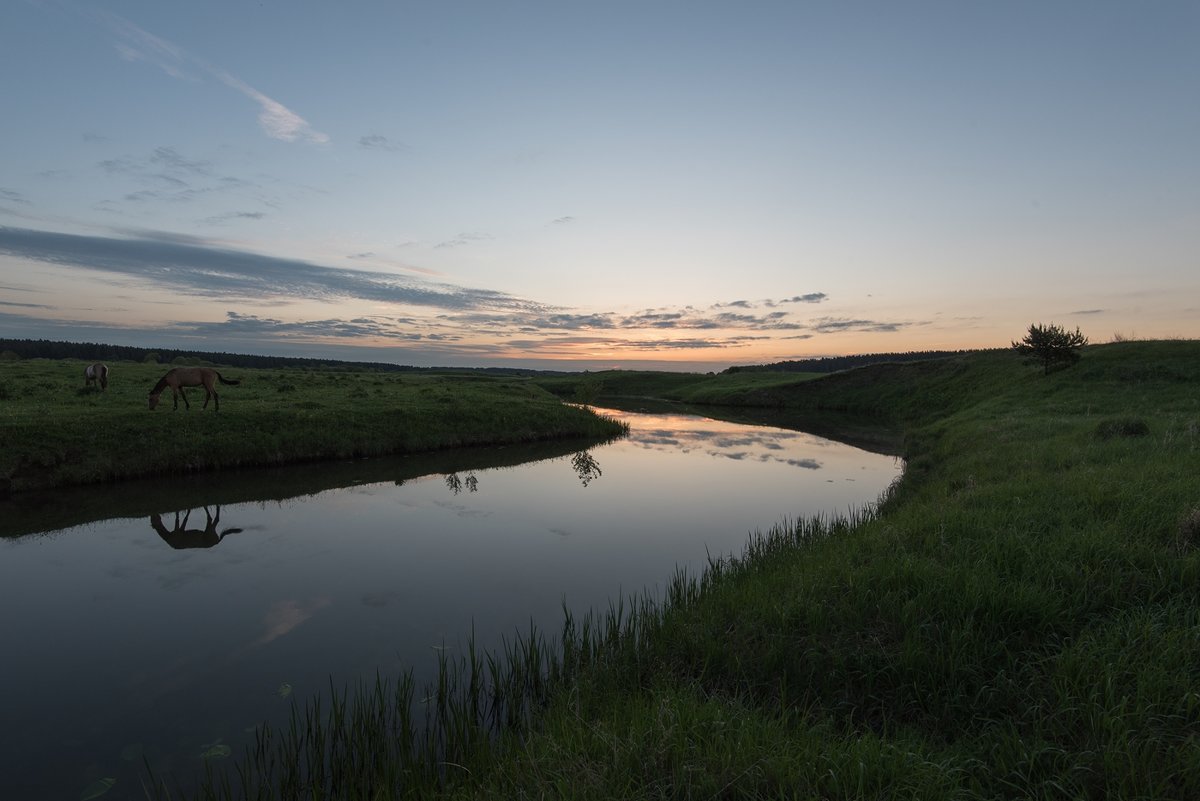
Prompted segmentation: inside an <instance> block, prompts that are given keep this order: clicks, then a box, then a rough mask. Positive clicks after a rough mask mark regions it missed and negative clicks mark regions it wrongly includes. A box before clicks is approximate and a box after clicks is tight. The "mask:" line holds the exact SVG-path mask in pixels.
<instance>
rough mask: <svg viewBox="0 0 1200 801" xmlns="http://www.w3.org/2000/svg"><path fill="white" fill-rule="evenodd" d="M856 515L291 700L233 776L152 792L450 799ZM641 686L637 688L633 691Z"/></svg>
mask: <svg viewBox="0 0 1200 801" xmlns="http://www.w3.org/2000/svg"><path fill="white" fill-rule="evenodd" d="M872 514H873V512H871V511H869V510H863V511H862V512H860V513H858V514H855V515H853V516H852V519H845V518H839V519H833V520H827V519H823V518H813V519H810V520H804V521H800V522H798V523H795V524H791V523H787V522H785V523H781V524H779V525H777V526H775V527H774V528H772V529H771V530H770V531H769V532H767V533H766V534H762V533H757V532H756V533H755V534H754V535H752V536H751V539H750V541H749V543H748V545H747V546H746V549H745V551H744V552H743V554H742V555H741V556H740V557H735V556H725V557H712V558H710V561H709V566H708V569H707V570H706V571H705V572H704V573H702V574H701V575H700V576H689V575H687V574H686V573H683V572H679V573H676V574H675V575H674V576H673V577H672V578H671V580H670V581H669V582H668V584H667V587H666V589H665V591H664V595H663V597H662V598H661V599H655V598H652V597H650V596H648V595H642V596H634V597H630V598H626V599H621V600H619V601H617V602H616V603H614V604H613V605H612V606H610V608H609V609H608V610H607V611H606V612H604V613H595V612H592V613H588V614H587V615H585V616H583V617H581V618H576V616H575V615H573V614H572V613H571V612H570V611H569V610H566V609H564V613H563V614H564V622H563V626H562V629H561V631H560V632H559V634H558V636H557V638H555V637H553V636H547V635H545V634H543V633H542V632H539V631H538V630H536V629H535V628H533V627H532V626H531V627H530V630H529V631H528V632H526V633H520V632H518V633H515V634H514V636H513V637H512V639H510V640H506V641H505V643H504V645H503V647H502V648H501V649H500V650H499V651H497V652H485V653H480V652H478V651H477V650H476V648H475V646H474V644H473V642H469V643H468V645H467V648H466V650H465V653H464V654H462V655H461V656H458V657H454V656H450V655H447V652H446V651H440V652H439V656H438V669H437V677H436V679H435V680H433V681H432V682H431V683H430V684H428V685H427V686H425V687H422V688H418V687H417V686H416V685H415V683H414V681H413V678H412V673H411V671H408V672H405V673H404V674H402V675H400V676H399V677H398V678H397V679H395V680H393V679H389V678H385V677H382V676H376V678H375V680H374V682H373V683H364V682H360V683H358V684H356V685H354V686H352V687H345V688H342V689H340V690H339V688H337V687H336V686H335V685H334V684H333V683H332V682H331V684H330V688H329V691H328V693H327V694H326V695H323V696H320V697H317V698H313V699H310V700H308V701H307V702H306V703H304V704H303V705H301V704H300V703H297V704H294V705H293V707H292V711H291V717H290V720H289V722H288V724H286V725H285V726H278V727H273V726H270V725H266V724H264V725H263V726H262V727H260V728H259V729H258V731H257V732H256V737H255V740H256V741H255V744H254V745H253V746H250V747H247V748H246V750H245V751H244V753H243V754H242V755H241V756H240V759H239V760H238V761H237V763H236V764H235V765H234V766H233V767H232V768H231V769H229V770H226V771H223V772H221V771H216V770H214V769H213V767H212V764H211V763H206V766H205V771H206V773H205V775H204V777H203V778H202V780H201V782H200V786H199V789H196V790H189V789H187V788H186V787H185V786H184V785H183V784H181V783H180V782H179V781H176V780H173V779H171V778H168V777H162V776H156V775H155V774H154V771H153V769H152V767H151V766H150V765H147V781H146V787H145V789H146V795H147V797H149V798H154V799H175V798H180V799H182V798H190V799H195V800H196V801H232V800H233V799H248V800H252V801H276V800H278V801H284V799H287V800H288V801H294V800H296V799H312V800H313V801H316V800H317V799H322V800H323V801H324V800H325V799H329V800H330V801H332V800H333V799H346V800H347V801H348V800H350V799H371V800H372V801H385V800H386V799H397V798H413V797H433V796H439V795H443V794H445V793H447V792H452V791H453V790H454V788H456V787H457V786H459V785H461V784H462V780H463V779H464V778H466V777H468V776H469V774H470V772H471V768H470V767H469V765H477V764H480V763H487V762H490V761H492V760H495V759H498V758H501V755H502V754H503V753H504V752H505V751H506V749H507V748H509V747H510V745H509V743H508V738H513V737H516V738H519V737H520V736H521V734H522V733H523V732H525V731H528V730H530V729H531V728H532V727H533V726H534V725H535V723H536V720H537V719H538V715H539V714H540V713H542V712H543V711H544V710H545V708H546V706H547V705H548V704H549V703H551V702H552V701H553V700H569V697H570V692H571V688H572V687H573V686H575V685H576V684H577V683H578V682H579V681H580V680H581V679H582V677H583V676H585V675H591V676H593V677H595V676H598V675H608V676H612V677H616V676H621V675H625V676H635V675H641V674H642V673H643V672H644V671H645V670H646V669H647V667H648V666H647V665H646V664H642V662H643V657H644V655H645V654H646V653H648V651H647V647H646V645H647V643H648V642H649V641H650V640H651V639H653V638H655V637H657V636H658V634H659V629H660V628H661V626H663V625H664V621H665V619H666V617H667V616H668V615H669V614H670V613H671V612H672V611H673V610H682V609H684V608H686V607H687V606H689V605H690V604H692V603H695V602H696V601H697V600H699V599H700V598H701V597H702V596H703V595H704V594H705V593H706V592H707V591H709V589H710V588H711V587H712V586H713V585H714V584H716V583H718V582H721V581H722V580H724V579H726V578H728V577H730V576H733V575H737V574H742V573H746V572H747V571H753V570H754V566H755V565H756V564H758V560H760V559H762V558H763V557H764V556H767V555H769V554H772V553H780V552H783V551H786V550H788V549H791V548H794V547H796V546H797V545H801V544H805V543H810V542H813V541H815V540H818V539H821V538H825V537H829V536H831V535H834V534H838V533H844V532H846V531H849V530H851V529H852V528H853V527H854V526H855V525H858V524H859V523H861V522H863V521H864V520H866V519H868V518H869V517H870V516H871V515H872ZM629 689H632V688H629Z"/></svg>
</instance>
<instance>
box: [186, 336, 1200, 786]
mask: <svg viewBox="0 0 1200 801" xmlns="http://www.w3.org/2000/svg"><path fill="white" fill-rule="evenodd" d="M763 391H765V392H770V393H773V394H772V395H771V402H772V403H777V402H780V401H779V398H780V397H782V401H781V402H782V403H784V404H785V405H789V406H795V407H797V408H837V409H842V410H854V411H860V412H861V411H872V410H874V411H878V412H883V413H886V414H887V415H888V416H889V417H890V418H891V419H892V420H893V421H894V422H895V423H896V424H897V425H900V426H902V427H904V428H905V430H906V432H907V439H906V446H905V447H906V455H907V457H908V465H909V466H908V470H907V471H906V473H905V476H904V478H903V480H902V481H901V483H900V484H899V485H898V486H897V487H896V488H895V490H894V492H892V493H891V494H890V496H889V497H888V499H887V500H886V501H885V502H884V503H883V504H882V506H881V508H880V509H879V510H877V511H876V512H874V513H870V514H865V515H864V516H863V517H862V519H860V520H855V521H841V522H837V521H834V522H830V521H799V522H797V523H788V524H781V525H780V526H779V527H778V528H777V529H776V530H774V531H772V532H770V533H768V534H767V535H765V536H763V537H759V538H756V539H754V540H752V541H751V544H750V546H749V547H748V550H747V552H746V554H745V555H744V557H743V558H741V559H736V560H729V561H726V562H722V563H719V564H714V565H713V566H712V568H711V569H710V571H709V573H708V574H706V575H705V576H703V577H699V578H693V579H683V578H681V579H679V580H677V581H676V582H675V583H674V584H673V586H672V588H671V589H670V591H669V592H668V597H667V599H666V601H665V603H662V604H658V605H650V604H642V605H638V606H636V608H633V609H632V610H629V609H627V610H626V611H624V612H621V613H617V612H612V613H610V614H609V615H608V617H607V618H603V617H602V618H601V619H599V620H597V621H592V622H586V623H585V624H584V625H577V624H576V623H574V622H570V623H569V624H568V626H567V628H566V630H565V631H564V634H563V638H562V641H561V642H556V643H553V644H545V643H543V644H542V645H541V646H540V648H539V646H538V641H537V638H536V637H531V638H528V639H527V640H526V641H524V643H523V644H521V645H520V647H514V649H513V651H512V652H510V653H509V654H507V655H501V656H499V657H497V658H495V659H493V660H490V661H486V662H485V661H482V660H478V659H476V660H467V661H466V662H464V663H460V664H459V665H458V670H457V671H455V670H450V671H448V674H447V675H448V678H446V679H444V681H443V682H442V685H441V686H439V687H438V688H435V689H434V691H432V692H430V693H428V694H426V695H427V698H426V703H425V704H424V706H423V708H424V709H425V710H426V714H427V715H428V717H427V719H426V723H425V725H424V727H416V728H405V727H404V725H401V723H403V721H401V720H400V719H401V718H404V716H405V715H407V714H409V713H408V712H403V713H401V712H400V711H398V710H407V709H410V708H411V706H410V704H411V702H412V701H413V697H412V694H411V692H410V693H409V694H408V695H407V696H406V695H404V694H403V693H400V694H397V696H396V697H395V698H393V697H392V696H391V695H389V694H385V693H381V694H380V696H379V700H378V701H376V702H372V701H371V698H370V693H366V694H365V695H363V696H361V699H362V702H363V704H364V705H363V706H362V707H354V709H357V710H358V711H357V712H356V713H355V714H354V715H348V714H347V713H346V712H345V708H343V713H342V718H343V719H342V721H341V722H339V721H338V720H334V719H333V718H332V717H331V718H330V720H329V722H328V723H327V724H326V723H321V722H320V721H316V722H314V720H315V719H314V717H313V716H312V714H311V708H310V713H309V717H308V719H307V725H308V727H309V728H308V730H307V731H308V736H307V738H304V737H301V738H300V740H301V741H302V742H298V743H296V744H294V745H293V747H291V748H290V750H289V748H287V747H283V748H277V747H276V746H277V745H278V744H279V741H278V740H275V741H271V742H265V743H264V745H263V746H262V747H261V748H260V750H259V752H258V753H257V754H251V755H249V758H248V759H247V761H246V762H244V763H243V771H242V773H241V775H242V776H243V777H251V779H252V781H251V787H252V789H253V792H252V796H253V797H262V798H269V797H287V798H295V797H304V798H308V797H313V798H315V797H322V798H324V797H341V798H351V797H362V798H367V797H370V798H393V797H402V796H405V795H410V796H425V795H428V796H434V795H440V796H442V797H451V798H502V797H503V798H534V797H537V798H542V797H571V798H595V799H601V798H603V799H610V798H630V799H632V798H639V799H640V798H781V797H785V798H793V797H794V798H889V799H890V798H914V799H916V798H920V799H930V798H955V799H984V798H988V799H990V798H1013V799H1017V798H1094V799H1101V798H1130V799H1132V798H1144V799H1186V798H1196V797H1200V660H1197V659H1196V654H1197V653H1200V603H1198V602H1200V485H1198V484H1197V480H1196V476H1198V475H1200V343H1195V342H1163V343H1151V342H1136V343H1121V344H1114V345H1106V346H1101V347H1093V348H1089V349H1087V351H1086V352H1085V354H1084V358H1083V360H1082V361H1081V362H1080V363H1079V364H1078V365H1076V366H1074V367H1072V368H1071V369H1068V370H1064V371H1061V372H1057V373H1053V374H1051V375H1049V376H1042V375H1041V372H1040V370H1037V369H1035V368H1032V367H1026V366H1024V365H1022V364H1021V363H1020V361H1019V360H1018V359H1016V358H1013V357H1011V356H1006V355H1005V354H997V353H992V354H973V355H970V356H966V357H963V358H961V359H959V358H956V359H951V360H945V361H938V362H929V363H925V364H915V365H884V366H878V367H871V368H864V369H862V370H858V371H851V372H848V373H845V374H836V375H832V376H828V377H825V378H822V379H820V380H817V381H811V382H806V383H796V384H793V385H790V386H788V387H784V388H781V387H772V388H767V389H764V390H763ZM730 399H731V400H733V401H735V402H737V403H744V404H750V405H752V404H754V403H755V402H757V401H759V400H761V399H756V398H755V396H754V392H753V391H750V392H743V391H741V390H739V391H737V392H736V393H732V394H731V396H730ZM451 667H453V666H451ZM546 677H548V678H546ZM417 697H418V698H420V697H421V695H418V696H417ZM389 699H390V700H389ZM532 707H536V708H537V710H538V711H537V713H536V714H529V713H528V710H529V709H530V708H532ZM418 708H422V707H420V706H418ZM389 710H390V711H389ZM506 713H507V714H506ZM351 719H352V720H351ZM348 720H349V722H347V721H348ZM406 720H407V718H406ZM409 724H411V720H410V721H409ZM304 726H305V720H304V719H303V717H302V718H301V724H300V727H299V730H300V732H301V733H304V731H305V729H304ZM418 729H419V730H421V731H423V732H424V734H420V735H417V734H413V732H414V731H416V730H418ZM431 731H432V732H433V733H432V734H431V733H430V732H431ZM381 733H384V734H387V736H382V737H381V736H380V734H381ZM317 735H319V736H317ZM395 735H402V736H399V737H397V736H395ZM409 735H411V738H410V737H409ZM266 739H267V740H269V738H266ZM334 742H336V746H335V747H334V748H332V749H330V748H327V747H325V745H324V744H328V743H334ZM314 743H321V744H322V745H321V748H317V749H314V747H313V744H314ZM413 743H416V745H413ZM339 749H340V750H339ZM356 760H357V761H356ZM272 765H274V766H275V768H274V769H275V771H276V772H275V773H274V774H272V773H271V772H270V770H271V766H272ZM281 765H284V766H296V767H295V768H288V770H291V771H292V773H290V774H289V776H291V779H289V780H288V781H291V782H292V783H291V784H288V783H287V782H286V781H284V779H283V777H281V774H280V773H279V771H280V770H283V768H280V767H279V766H281ZM351 768H352V769H351ZM336 770H342V772H341V773H339V774H338V775H339V776H340V778H339V779H338V780H337V781H332V780H330V779H329V778H328V777H329V776H330V775H332V772H334V771H336ZM254 777H257V779H255V778H254ZM254 781H258V782H259V783H258V784H257V785H255V784H254ZM281 788H283V789H281ZM317 788H324V789H325V790H330V789H332V790H333V793H332V794H328V793H322V792H318V791H317ZM210 793H211V795H213V796H216V797H221V796H222V793H221V792H220V791H219V788H218V787H217V785H215V784H214V785H210Z"/></svg>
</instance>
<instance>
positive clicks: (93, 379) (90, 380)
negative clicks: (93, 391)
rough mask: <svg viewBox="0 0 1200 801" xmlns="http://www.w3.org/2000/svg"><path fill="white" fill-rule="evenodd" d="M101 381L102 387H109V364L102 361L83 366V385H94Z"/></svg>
mask: <svg viewBox="0 0 1200 801" xmlns="http://www.w3.org/2000/svg"><path fill="white" fill-rule="evenodd" d="M97 382H99V384H100V389H108V366H107V365H103V364H101V363H100V362H96V363H95V364H89V365H88V366H87V367H85V368H83V385H84V386H85V387H89V386H92V385H93V384H96V383H97Z"/></svg>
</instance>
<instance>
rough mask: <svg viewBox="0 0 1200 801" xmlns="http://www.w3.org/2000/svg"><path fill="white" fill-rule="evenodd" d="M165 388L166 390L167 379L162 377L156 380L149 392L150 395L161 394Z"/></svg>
mask: <svg viewBox="0 0 1200 801" xmlns="http://www.w3.org/2000/svg"><path fill="white" fill-rule="evenodd" d="M166 388H167V377H166V376H163V377H162V378H160V379H158V383H157V384H155V385H154V389H152V390H150V394H151V395H157V394H158V393H160V392H162V391H163V390H164V389H166Z"/></svg>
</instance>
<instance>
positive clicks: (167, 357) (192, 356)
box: [0, 339, 973, 376]
mask: <svg viewBox="0 0 1200 801" xmlns="http://www.w3.org/2000/svg"><path fill="white" fill-rule="evenodd" d="M971 352H973V351H969V350H927V351H906V352H899V353H863V354H855V355H848V356H822V357H818V358H812V359H795V360H788V361H781V362H773V363H771V364H756V365H739V366H734V367H729V368H727V369H725V370H724V371H723V372H725V373H738V372H785V373H835V372H838V371H840V370H849V369H851V368H853V367H863V366H865V365H868V364H878V363H880V362H915V361H925V360H928V359H944V358H949V357H952V356H961V355H963V354H965V353H971ZM14 357H15V358H19V359H82V360H85V361H88V360H94V361H131V362H154V363H158V364H195V363H197V362H201V363H208V364H217V365H228V366H230V367H251V368H284V367H291V368H301V369H311V370H317V369H320V370H377V371H380V372H390V373H395V372H436V373H446V372H459V373H472V374H478V373H482V374H485V375H505V376H546V375H572V374H574V373H586V372H589V371H587V370H534V369H530V368H521V367H415V366H411V365H402V364H390V363H387V362H356V361H342V360H337V359H315V358H305V357H301V356H263V355H253V354H244V353H226V352H224V351H202V350H181V349H178V348H149V347H146V348H143V347H134V346H131V345H106V344H103V343H98V342H65V341H61V340H50V339H0V360H2V359H4V358H8V359H12V358H14Z"/></svg>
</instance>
